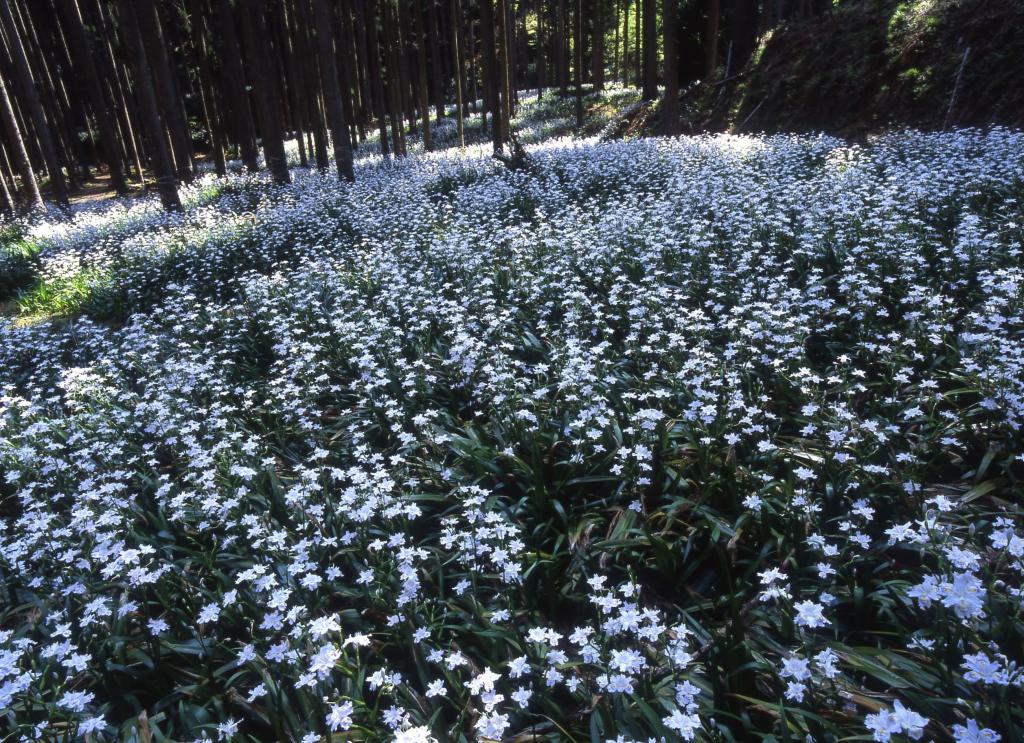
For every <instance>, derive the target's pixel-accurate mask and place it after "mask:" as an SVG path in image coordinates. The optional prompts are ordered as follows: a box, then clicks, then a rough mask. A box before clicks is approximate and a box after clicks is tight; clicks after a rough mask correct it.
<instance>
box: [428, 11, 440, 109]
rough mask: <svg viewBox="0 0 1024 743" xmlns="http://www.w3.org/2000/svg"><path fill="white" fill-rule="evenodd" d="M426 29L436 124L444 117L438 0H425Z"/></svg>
mask: <svg viewBox="0 0 1024 743" xmlns="http://www.w3.org/2000/svg"><path fill="white" fill-rule="evenodd" d="M426 3H427V29H428V31H429V34H430V41H429V43H430V75H431V81H430V82H431V85H432V87H431V92H432V93H433V95H434V115H435V116H436V117H437V123H438V125H440V124H441V119H442V118H444V73H443V72H442V71H441V44H440V38H439V37H440V34H441V29H440V24H439V23H438V16H439V15H440V11H439V10H438V5H437V3H438V0H426Z"/></svg>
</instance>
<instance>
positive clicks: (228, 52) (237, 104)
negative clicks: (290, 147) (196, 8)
mask: <svg viewBox="0 0 1024 743" xmlns="http://www.w3.org/2000/svg"><path fill="white" fill-rule="evenodd" d="M217 15H218V19H219V20H220V40H221V47H220V59H221V64H222V65H223V68H222V69H223V72H224V87H225V88H226V89H227V96H226V98H227V100H228V102H229V104H230V108H231V120H232V123H233V124H234V132H235V139H236V141H237V142H238V150H239V154H240V155H241V157H242V163H243V164H244V165H245V167H246V168H248V169H249V170H252V171H255V170H257V169H258V167H259V165H258V164H257V161H256V158H257V151H256V126H255V123H254V122H253V120H252V109H251V108H250V107H249V93H248V91H246V89H245V88H246V85H245V69H244V68H243V67H242V49H241V47H240V46H239V43H238V34H237V32H236V30H235V13H234V10H233V9H232V7H231V0H217Z"/></svg>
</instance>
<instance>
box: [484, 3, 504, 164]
mask: <svg viewBox="0 0 1024 743" xmlns="http://www.w3.org/2000/svg"><path fill="white" fill-rule="evenodd" d="M494 37H495V33H494V2H493V0H480V42H481V45H482V52H483V58H484V60H483V61H484V87H485V91H484V92H485V95H486V96H487V109H488V110H489V111H490V112H491V141H492V142H493V144H494V151H495V152H501V151H502V150H503V149H504V146H505V135H504V133H503V131H502V116H501V101H500V97H501V92H500V91H501V83H500V81H499V80H498V61H497V58H496V54H495V48H494V43H495V39H494Z"/></svg>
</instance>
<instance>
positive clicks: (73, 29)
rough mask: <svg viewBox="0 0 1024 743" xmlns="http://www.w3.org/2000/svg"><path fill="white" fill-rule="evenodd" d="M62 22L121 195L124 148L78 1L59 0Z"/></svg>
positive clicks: (111, 181) (113, 184)
mask: <svg viewBox="0 0 1024 743" xmlns="http://www.w3.org/2000/svg"><path fill="white" fill-rule="evenodd" d="M58 4H59V6H60V10H61V18H62V20H63V21H64V26H65V28H66V29H67V38H68V41H69V42H70V45H71V52H72V54H73V56H74V58H75V64H76V66H77V67H78V69H79V70H80V71H81V73H82V74H81V76H80V79H81V80H82V81H83V82H84V83H85V88H86V92H87V93H88V95H89V101H90V104H91V106H92V113H93V116H94V117H95V119H96V124H97V126H98V127H99V130H100V144H101V145H102V146H103V152H104V159H105V161H106V163H107V169H108V171H109V173H110V184H111V185H112V186H113V187H114V190H115V191H117V193H119V194H123V193H125V192H126V191H127V190H128V185H127V183H125V179H124V172H123V170H122V169H121V148H120V146H119V140H118V136H117V126H116V125H115V121H116V119H115V117H114V116H113V115H112V114H111V111H110V108H109V107H108V105H107V101H106V97H105V96H104V95H103V87H102V84H101V78H100V74H99V70H98V69H97V67H96V63H95V61H94V56H93V51H92V48H91V44H90V43H89V39H88V36H87V35H86V32H85V23H84V22H83V21H82V11H81V8H79V6H78V0H58Z"/></svg>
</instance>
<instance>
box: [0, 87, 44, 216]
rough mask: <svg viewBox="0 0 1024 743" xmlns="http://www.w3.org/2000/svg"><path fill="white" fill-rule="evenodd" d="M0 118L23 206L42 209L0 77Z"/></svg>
mask: <svg viewBox="0 0 1024 743" xmlns="http://www.w3.org/2000/svg"><path fill="white" fill-rule="evenodd" d="M0 118H3V120H4V133H5V134H6V135H7V145H8V147H10V149H11V154H12V155H13V157H14V166H15V168H17V170H18V175H19V176H21V188H22V191H23V192H24V194H25V198H24V201H25V205H26V206H27V207H28V209H29V210H30V211H34V210H36V209H42V208H43V197H42V196H41V195H40V193H39V183H38V182H37V181H36V174H35V172H34V171H33V170H32V160H31V158H30V157H29V154H28V150H27V149H26V148H25V141H24V140H23V139H22V137H21V130H19V129H18V120H17V117H16V116H15V114H14V108H13V107H12V106H11V98H10V96H9V95H8V94H7V84H6V83H5V82H4V80H3V76H0Z"/></svg>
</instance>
